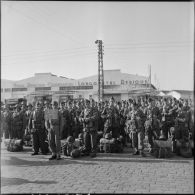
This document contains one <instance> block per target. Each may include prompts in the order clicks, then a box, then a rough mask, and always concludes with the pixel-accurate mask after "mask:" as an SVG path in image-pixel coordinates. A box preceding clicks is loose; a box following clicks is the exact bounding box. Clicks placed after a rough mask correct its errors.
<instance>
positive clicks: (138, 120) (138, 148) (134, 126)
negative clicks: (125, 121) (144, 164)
mask: <svg viewBox="0 0 195 195" xmlns="http://www.w3.org/2000/svg"><path fill="white" fill-rule="evenodd" d="M131 109H132V110H131V112H130V113H129V115H130V118H131V120H130V138H131V139H132V146H133V148H134V150H135V151H134V153H133V154H134V155H138V154H140V155H141V156H145V154H144V152H143V150H144V143H143V141H144V137H145V130H144V121H143V118H144V114H143V112H142V111H141V109H139V108H138V105H137V104H136V103H135V102H134V103H133V104H132V105H131Z"/></svg>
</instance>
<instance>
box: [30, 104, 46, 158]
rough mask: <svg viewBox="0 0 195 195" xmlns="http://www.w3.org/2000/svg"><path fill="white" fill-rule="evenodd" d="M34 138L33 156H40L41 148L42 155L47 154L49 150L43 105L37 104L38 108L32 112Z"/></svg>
mask: <svg viewBox="0 0 195 195" xmlns="http://www.w3.org/2000/svg"><path fill="white" fill-rule="evenodd" d="M30 120H32V130H31V132H32V138H33V143H32V145H33V151H34V152H33V153H32V154H31V155H38V154H39V148H40V149H41V152H42V154H47V148H46V144H45V139H46V133H45V128H44V122H45V121H44V111H43V110H42V108H41V103H40V102H37V103H36V108H35V110H34V111H33V112H32V115H31V118H30Z"/></svg>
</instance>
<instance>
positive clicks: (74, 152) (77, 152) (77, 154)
mask: <svg viewBox="0 0 195 195" xmlns="http://www.w3.org/2000/svg"><path fill="white" fill-rule="evenodd" d="M80 155H81V153H80V150H79V149H73V150H72V151H71V152H70V156H71V157H72V158H78V157H80Z"/></svg>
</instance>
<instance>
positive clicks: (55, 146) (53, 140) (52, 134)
mask: <svg viewBox="0 0 195 195" xmlns="http://www.w3.org/2000/svg"><path fill="white" fill-rule="evenodd" d="M53 106H54V107H53V109H51V110H50V118H49V124H50V128H49V132H48V141H49V147H50V150H51V152H52V156H51V158H49V160H53V159H57V160H59V159H60V152H61V142H60V123H61V114H60V111H59V110H58V103H57V102H55V101H54V102H53Z"/></svg>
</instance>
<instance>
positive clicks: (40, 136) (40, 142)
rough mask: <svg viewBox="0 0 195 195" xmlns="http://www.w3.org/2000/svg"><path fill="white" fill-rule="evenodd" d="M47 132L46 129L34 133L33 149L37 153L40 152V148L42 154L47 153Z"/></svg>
mask: <svg viewBox="0 0 195 195" xmlns="http://www.w3.org/2000/svg"><path fill="white" fill-rule="evenodd" d="M45 139H46V132H45V130H44V129H36V130H35V131H34V132H33V133H32V148H33V151H34V152H35V153H38V152H39V148H40V149H41V152H42V153H47V148H46V144H45Z"/></svg>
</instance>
